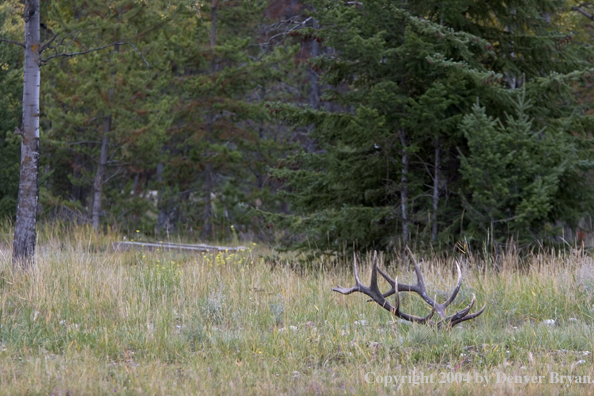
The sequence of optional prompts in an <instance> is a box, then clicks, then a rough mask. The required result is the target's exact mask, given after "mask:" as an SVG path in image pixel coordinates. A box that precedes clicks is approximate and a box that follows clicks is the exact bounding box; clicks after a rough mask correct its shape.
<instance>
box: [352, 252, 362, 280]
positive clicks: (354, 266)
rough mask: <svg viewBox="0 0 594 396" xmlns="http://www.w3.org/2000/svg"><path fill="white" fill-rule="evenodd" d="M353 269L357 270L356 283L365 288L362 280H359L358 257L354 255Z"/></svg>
mask: <svg viewBox="0 0 594 396" xmlns="http://www.w3.org/2000/svg"><path fill="white" fill-rule="evenodd" d="M353 269H354V270H355V282H357V286H363V284H362V283H361V279H359V269H358V268H357V255H356V254H354V253H353Z"/></svg>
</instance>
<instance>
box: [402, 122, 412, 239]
mask: <svg viewBox="0 0 594 396" xmlns="http://www.w3.org/2000/svg"><path fill="white" fill-rule="evenodd" d="M400 142H401V143H402V173H401V178H400V204H401V206H402V241H403V242H404V246H407V245H408V240H409V234H410V231H409V227H408V163H409V161H408V152H407V151H406V150H407V149H408V142H407V140H406V132H405V131H404V129H401V130H400Z"/></svg>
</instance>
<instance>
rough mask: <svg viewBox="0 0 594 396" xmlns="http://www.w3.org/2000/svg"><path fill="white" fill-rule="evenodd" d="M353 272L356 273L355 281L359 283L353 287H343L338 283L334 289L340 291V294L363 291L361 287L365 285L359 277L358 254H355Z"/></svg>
mask: <svg viewBox="0 0 594 396" xmlns="http://www.w3.org/2000/svg"><path fill="white" fill-rule="evenodd" d="M353 259H354V260H353V272H354V273H355V282H356V283H357V284H356V285H355V286H353V287H349V288H347V287H342V286H340V285H336V287H333V288H332V291H335V292H338V293H340V294H345V295H348V294H351V293H354V292H358V291H361V287H365V286H363V284H362V283H361V279H359V270H358V269H357V256H356V255H353Z"/></svg>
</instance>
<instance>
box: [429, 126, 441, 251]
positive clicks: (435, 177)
mask: <svg viewBox="0 0 594 396" xmlns="http://www.w3.org/2000/svg"><path fill="white" fill-rule="evenodd" d="M440 166H441V159H440V147H439V138H438V137H437V138H435V171H434V173H433V218H432V219H431V223H432V224H431V241H432V242H437V210H438V209H439V167H440Z"/></svg>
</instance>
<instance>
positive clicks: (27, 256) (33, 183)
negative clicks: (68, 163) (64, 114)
mask: <svg viewBox="0 0 594 396" xmlns="http://www.w3.org/2000/svg"><path fill="white" fill-rule="evenodd" d="M23 19H24V20H25V73H24V82H23V121H22V131H21V173H20V181H19V199H18V206H17V217H16V223H15V229H14V241H13V251H12V252H13V253H12V264H13V268H15V269H21V268H22V269H26V268H30V267H32V266H33V265H34V256H35V222H36V218H35V216H36V214H37V199H38V195H39V156H40V151H39V85H40V82H41V72H40V65H41V62H40V49H41V42H40V35H39V30H40V27H39V26H40V18H39V0H25V13H24V16H23Z"/></svg>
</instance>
